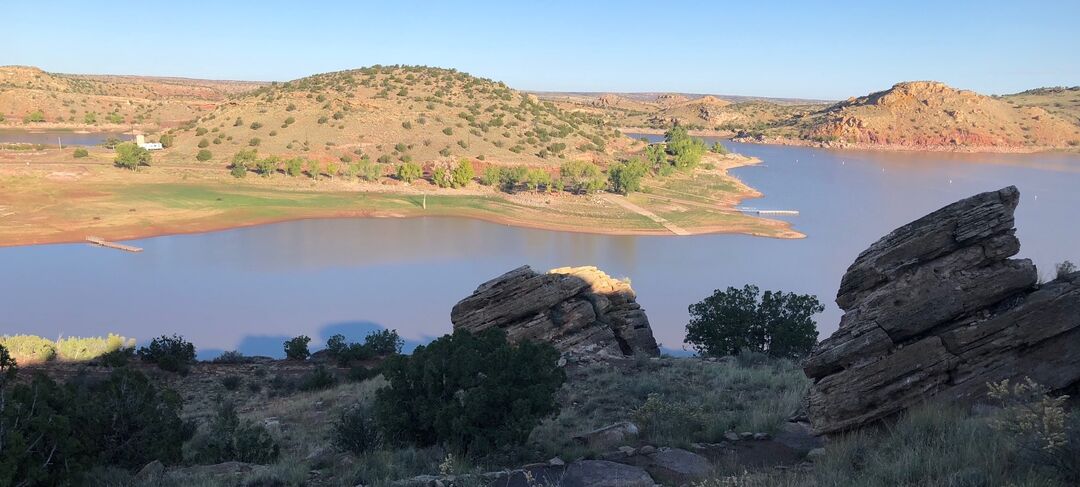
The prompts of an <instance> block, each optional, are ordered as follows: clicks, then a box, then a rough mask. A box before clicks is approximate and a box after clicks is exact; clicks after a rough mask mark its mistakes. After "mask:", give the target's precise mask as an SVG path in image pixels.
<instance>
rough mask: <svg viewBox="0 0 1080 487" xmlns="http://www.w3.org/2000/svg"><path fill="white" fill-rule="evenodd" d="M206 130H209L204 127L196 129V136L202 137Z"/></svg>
mask: <svg viewBox="0 0 1080 487" xmlns="http://www.w3.org/2000/svg"><path fill="white" fill-rule="evenodd" d="M206 132H207V130H206V129H204V128H202V127H199V128H197V129H195V136H196V137H202V136H204V135H206Z"/></svg>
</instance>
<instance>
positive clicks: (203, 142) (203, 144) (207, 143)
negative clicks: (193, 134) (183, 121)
mask: <svg viewBox="0 0 1080 487" xmlns="http://www.w3.org/2000/svg"><path fill="white" fill-rule="evenodd" d="M197 145H198V146H199V148H200V149H205V148H207V147H210V141H208V140H206V139H200V140H199V143H198V144H197Z"/></svg>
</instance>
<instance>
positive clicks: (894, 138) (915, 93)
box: [797, 81, 1080, 147]
mask: <svg viewBox="0 0 1080 487" xmlns="http://www.w3.org/2000/svg"><path fill="white" fill-rule="evenodd" d="M797 126H798V127H799V134H800V136H801V137H802V138H805V139H812V140H835V141H843V142H853V143H869V144H890V145H899V146H911V147H935V146H969V147H1024V146H1051V147H1061V146H1066V145H1068V144H1069V143H1070V142H1072V141H1078V140H1080V126H1078V125H1077V123H1076V120H1075V119H1073V120H1068V119H1066V118H1063V117H1061V116H1059V115H1056V114H1054V113H1051V112H1049V111H1047V110H1046V109H1044V108H1041V107H1038V106H1024V105H1020V104H1018V103H1016V102H1013V101H1010V100H1007V99H999V98H994V97H989V96H984V95H980V94H978V93H975V92H973V91H967V90H958V89H955V88H952V87H949V86H948V85H945V84H944V83H939V82H935V81H909V82H903V83H897V84H896V85H894V86H893V87H892V88H890V89H888V90H884V91H879V92H876V93H871V94H869V95H867V96H862V97H858V98H852V99H849V100H847V101H843V102H840V103H837V104H834V105H832V106H830V107H828V108H826V109H825V110H822V111H820V112H818V113H815V114H813V115H811V116H809V117H806V118H804V119H802V120H801V121H800V122H799V123H798V124H797Z"/></svg>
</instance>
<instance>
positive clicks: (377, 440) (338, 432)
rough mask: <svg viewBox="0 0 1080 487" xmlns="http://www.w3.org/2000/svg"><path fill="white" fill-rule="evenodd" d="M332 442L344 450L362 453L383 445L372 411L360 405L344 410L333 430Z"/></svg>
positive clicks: (357, 453)
mask: <svg viewBox="0 0 1080 487" xmlns="http://www.w3.org/2000/svg"><path fill="white" fill-rule="evenodd" d="M330 442H331V443H333V445H334V446H335V447H337V448H339V449H341V450H343V451H347V452H351V453H353V454H356V455H362V454H364V453H367V452H369V451H371V450H374V449H377V448H379V447H380V446H381V445H382V437H381V435H380V434H379V430H378V427H377V426H376V424H375V420H374V417H373V415H372V414H371V411H370V410H368V409H366V408H364V407H361V406H359V405H357V406H353V407H351V408H348V409H346V410H344V411H342V413H341V416H339V417H338V420H337V422H336V423H334V427H333V430H331V437H330Z"/></svg>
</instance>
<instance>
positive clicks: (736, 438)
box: [724, 431, 739, 441]
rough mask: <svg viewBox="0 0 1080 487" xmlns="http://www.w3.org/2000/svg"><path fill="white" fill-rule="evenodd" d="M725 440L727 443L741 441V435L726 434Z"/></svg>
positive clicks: (734, 433)
mask: <svg viewBox="0 0 1080 487" xmlns="http://www.w3.org/2000/svg"><path fill="white" fill-rule="evenodd" d="M724 439H725V440H727V441H739V434H738V433H736V432H734V431H728V432H727V433H724Z"/></svg>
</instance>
